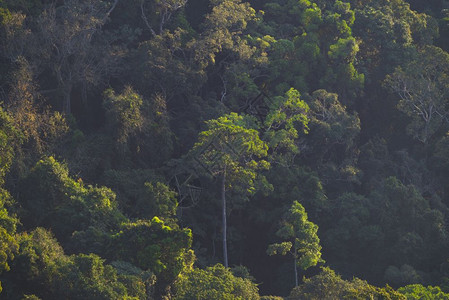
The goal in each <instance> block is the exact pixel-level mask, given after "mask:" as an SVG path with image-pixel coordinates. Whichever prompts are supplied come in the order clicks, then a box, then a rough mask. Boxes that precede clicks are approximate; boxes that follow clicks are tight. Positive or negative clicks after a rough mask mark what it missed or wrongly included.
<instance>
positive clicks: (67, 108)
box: [62, 87, 72, 115]
mask: <svg viewBox="0 0 449 300" xmlns="http://www.w3.org/2000/svg"><path fill="white" fill-rule="evenodd" d="M71 93H72V88H71V87H67V88H64V89H63V94H64V95H63V97H64V98H63V103H62V111H63V113H64V114H65V115H69V114H70V112H71V109H70V107H71V103H70V102H71V101H70V100H71V99H70V96H71V95H70V94H71Z"/></svg>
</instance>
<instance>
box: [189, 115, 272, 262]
mask: <svg viewBox="0 0 449 300" xmlns="http://www.w3.org/2000/svg"><path fill="white" fill-rule="evenodd" d="M206 124H207V130H205V131H203V132H201V133H200V135H199V138H198V142H197V143H196V144H195V145H194V147H193V149H192V150H191V154H192V155H194V157H195V159H196V160H197V161H198V162H199V163H200V164H201V165H202V166H203V167H204V168H205V169H206V170H207V172H208V173H210V174H211V175H212V176H216V177H218V178H219V179H220V195H221V196H220V197H221V205H222V212H221V215H222V242H223V261H224V266H225V267H228V250H227V241H226V236H227V234H226V230H227V224H226V220H227V213H226V191H229V190H231V189H232V190H234V191H237V192H239V193H242V194H252V193H254V191H255V180H256V177H257V175H258V174H257V170H260V169H267V168H268V167H269V163H268V162H266V161H265V160H263V159H260V158H263V157H264V156H266V155H267V150H268V146H267V144H266V143H265V142H263V141H262V140H261V139H260V138H259V132H258V131H257V130H256V129H254V128H251V127H252V126H251V125H250V124H251V122H250V119H249V118H245V117H243V116H240V115H238V114H236V113H230V114H228V115H224V116H223V117H220V118H218V119H214V120H210V121H207V122H206Z"/></svg>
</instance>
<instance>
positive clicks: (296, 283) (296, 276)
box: [294, 255, 298, 286]
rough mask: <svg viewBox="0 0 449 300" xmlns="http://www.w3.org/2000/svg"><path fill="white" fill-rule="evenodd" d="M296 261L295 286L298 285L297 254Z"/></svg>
mask: <svg viewBox="0 0 449 300" xmlns="http://www.w3.org/2000/svg"><path fill="white" fill-rule="evenodd" d="M294 263H295V286H298V267H297V266H296V255H295V259H294Z"/></svg>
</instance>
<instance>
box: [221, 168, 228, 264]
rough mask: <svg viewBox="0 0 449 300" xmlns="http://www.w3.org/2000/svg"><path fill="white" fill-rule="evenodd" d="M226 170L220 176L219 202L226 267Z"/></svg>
mask: <svg viewBox="0 0 449 300" xmlns="http://www.w3.org/2000/svg"><path fill="white" fill-rule="evenodd" d="M225 184H226V170H225V172H224V173H223V175H222V177H221V204H222V215H221V217H222V226H223V228H222V232H223V262H224V266H225V267H226V268H227V267H228V246H227V243H226V229H227V225H226V186H225Z"/></svg>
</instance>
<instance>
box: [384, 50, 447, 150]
mask: <svg viewBox="0 0 449 300" xmlns="http://www.w3.org/2000/svg"><path fill="white" fill-rule="evenodd" d="M386 83H387V85H388V86H389V87H390V88H391V89H392V90H393V91H394V92H395V93H397V94H398V96H399V97H400V100H399V104H398V109H399V110H401V111H402V112H404V113H405V114H407V115H408V116H409V117H410V118H411V122H410V124H409V125H408V130H409V134H410V135H412V136H413V137H414V138H416V139H417V140H419V141H421V142H423V143H425V144H426V143H427V142H428V140H429V138H431V137H432V136H433V134H434V133H435V132H436V131H437V130H438V129H439V128H440V127H441V125H442V124H443V123H445V122H447V121H448V120H449V119H448V117H449V109H448V104H449V101H448V97H449V92H448V91H449V54H448V53H447V52H445V51H444V50H442V49H440V48H438V47H434V46H426V47H424V48H423V49H422V50H420V51H419V53H418V55H417V57H416V58H415V59H414V60H412V61H411V62H409V63H408V64H406V65H405V66H403V67H398V68H396V70H395V72H394V73H393V74H392V75H389V76H387V79H386Z"/></svg>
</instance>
